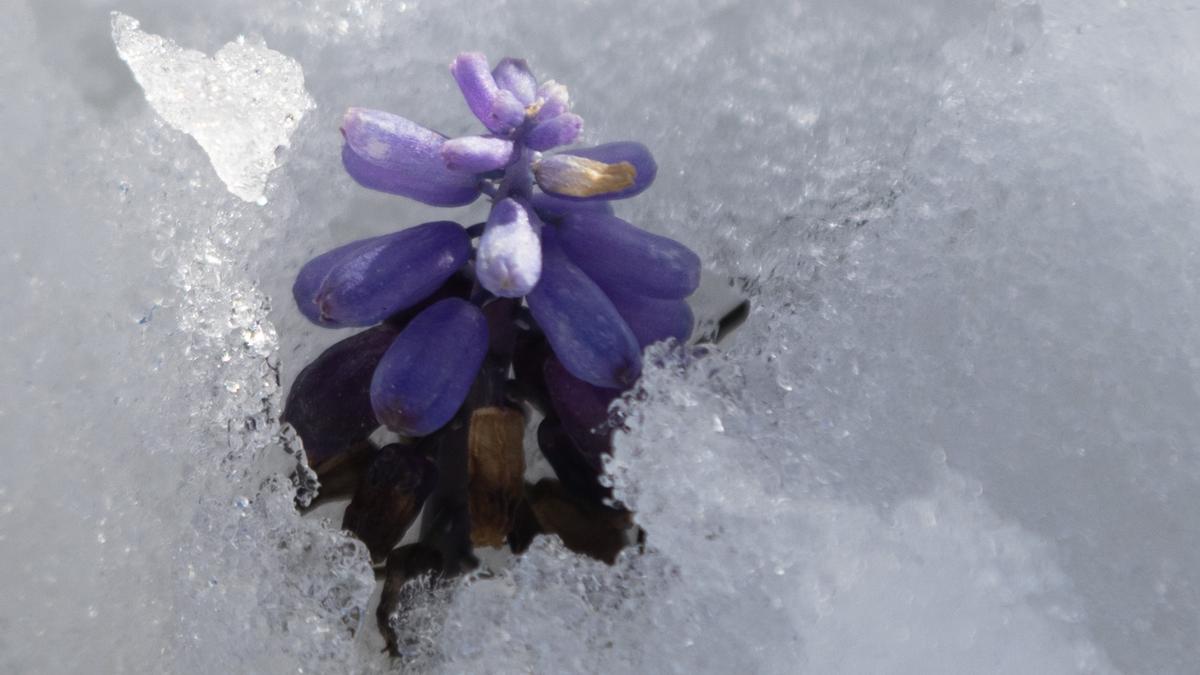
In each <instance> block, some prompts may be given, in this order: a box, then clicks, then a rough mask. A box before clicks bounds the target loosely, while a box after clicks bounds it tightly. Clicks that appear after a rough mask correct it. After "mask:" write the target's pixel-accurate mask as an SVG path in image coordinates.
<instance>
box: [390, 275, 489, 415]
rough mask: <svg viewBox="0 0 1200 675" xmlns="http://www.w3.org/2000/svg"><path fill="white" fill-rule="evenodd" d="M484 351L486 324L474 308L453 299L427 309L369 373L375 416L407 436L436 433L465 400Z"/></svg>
mask: <svg viewBox="0 0 1200 675" xmlns="http://www.w3.org/2000/svg"><path fill="white" fill-rule="evenodd" d="M487 349H488V330H487V322H486V320H485V319H484V316H483V313H482V312H480V311H479V308H478V307H476V306H475V305H472V304H471V303H469V302H467V301H465V300H459V299H457V298H450V299H447V300H442V301H440V302H437V303H435V304H433V305H431V306H430V307H429V308H428V309H426V310H425V311H423V312H421V313H420V314H418V315H417V317H416V318H415V319H413V320H412V321H411V322H409V324H408V326H407V327H406V328H405V329H404V330H403V331H401V333H400V335H399V336H397V337H396V339H395V341H394V342H392V346H391V347H390V348H389V349H388V350H387V352H386V353H385V354H384V355H383V359H382V360H381V361H380V362H379V366H378V368H376V369H375V375H374V377H373V379H372V380H371V404H372V406H373V407H374V409H375V416H376V417H377V418H378V419H379V421H380V422H381V423H383V424H385V425H387V426H388V427H389V428H391V429H393V430H395V431H398V432H400V433H403V434H407V435H409V436H424V435H425V434H428V433H431V432H433V431H436V430H437V429H438V428H439V427H441V426H442V425H443V424H445V423H446V422H448V421H450V418H452V417H453V416H454V413H455V412H456V411H457V410H458V407H459V405H461V404H462V402H463V399H465V398H466V396H467V392H468V391H469V390H470V388H471V382H472V381H473V380H474V379H475V375H476V373H477V372H478V371H479V366H480V365H481V364H482V363H483V357H484V355H485V354H486V353H487Z"/></svg>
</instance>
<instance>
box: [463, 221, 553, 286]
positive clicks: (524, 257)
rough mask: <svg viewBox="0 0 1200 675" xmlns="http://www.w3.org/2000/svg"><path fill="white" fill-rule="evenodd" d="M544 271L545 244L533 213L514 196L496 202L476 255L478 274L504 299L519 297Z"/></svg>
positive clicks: (477, 275) (483, 283)
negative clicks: (543, 250) (543, 253)
mask: <svg viewBox="0 0 1200 675" xmlns="http://www.w3.org/2000/svg"><path fill="white" fill-rule="evenodd" d="M541 274H542V243H541V239H540V238H539V237H538V233H537V226H536V224H535V223H534V222H533V219H532V218H531V215H530V213H529V212H528V211H526V210H525V207H524V206H521V205H520V204H519V203H517V201H516V200H513V199H502V200H500V201H499V202H496V205H495V206H493V207H492V211H491V213H490V214H489V215H488V220H487V225H486V226H485V227H484V230H483V236H482V237H481V238H480V240H479V251H478V252H477V253H476V255H475V275H476V277H477V278H478V279H479V283H480V284H482V285H483V287H484V288H486V289H487V290H489V291H491V292H492V293H494V294H495V295H498V296H500V297H502V298H519V297H522V296H524V295H526V294H527V293H529V291H531V290H533V287H534V286H535V285H537V282H538V278H539V277H540V276H541Z"/></svg>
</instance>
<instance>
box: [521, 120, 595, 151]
mask: <svg viewBox="0 0 1200 675" xmlns="http://www.w3.org/2000/svg"><path fill="white" fill-rule="evenodd" d="M582 130H583V118H582V117H580V116H579V115H576V114H575V113H563V114H562V115H559V116H558V117H555V118H553V119H549V120H546V121H545V122H541V123H539V124H538V125H537V126H535V127H533V128H532V129H530V130H529V133H528V134H526V135H525V145H527V146H529V147H530V148H532V149H533V150H549V149H550V148H554V147H557V146H560V145H567V144H570V143H574V142H575V139H576V138H578V137H579V132H580V131H582Z"/></svg>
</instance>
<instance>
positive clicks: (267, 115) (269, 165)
mask: <svg viewBox="0 0 1200 675" xmlns="http://www.w3.org/2000/svg"><path fill="white" fill-rule="evenodd" d="M139 25H140V24H139V23H138V21H137V20H136V19H134V18H132V17H130V16H127V15H125V14H121V13H119V12H114V13H113V15H112V37H113V42H114V43H115V44H116V46H117V53H118V54H119V55H120V56H121V58H122V59H123V60H124V61H125V63H127V64H128V65H129V69H130V70H132V71H133V76H134V78H135V79H136V80H137V82H138V84H139V85H141V87H142V89H143V90H144V91H145V93H146V101H147V102H148V103H149V104H150V106H151V107H152V108H154V111H155V112H157V113H158V114H159V115H161V116H162V118H163V119H164V120H166V122H167V124H170V125H171V126H172V127H174V128H176V129H178V130H180V131H182V132H183V133H185V134H188V135H189V136H191V137H192V138H195V139H196V142H197V143H199V144H200V147H201V148H203V149H204V152H205V153H207V154H208V158H209V161H211V162H212V166H213V169H214V170H215V171H216V172H217V176H218V177H219V178H220V179H221V181H222V182H224V183H225V187H226V188H228V189H229V191H230V192H232V193H233V194H234V195H237V196H238V197H241V198H242V199H244V200H245V201H248V202H256V203H258V204H265V203H266V196H265V192H266V187H267V175H268V174H270V173H271V171H272V170H273V169H275V167H276V166H278V162H277V160H276V158H275V151H276V150H277V149H278V148H280V147H287V146H288V145H289V139H290V138H291V135H292V132H294V131H295V130H296V127H297V126H298V125H299V124H300V119H301V118H302V117H303V116H304V114H305V113H306V112H308V111H309V110H312V108H313V107H314V104H313V100H312V98H311V97H309V95H308V92H307V91H305V89H304V72H303V70H301V68H300V64H299V63H296V62H295V61H294V60H292V59H290V58H288V57H287V56H284V55H283V54H280V53H279V52H277V51H274V50H272V49H268V48H267V46H266V45H265V44H264V43H262V42H261V40H259V41H255V40H248V39H246V38H245V37H240V36H239V37H238V38H237V39H236V40H234V41H233V42H230V43H228V44H226V45H225V46H224V47H222V48H221V49H220V50H218V51H217V53H216V55H215V56H213V57H209V56H208V55H206V54H204V53H202V52H198V51H195V50H191V49H184V48H182V47H179V46H178V45H176V44H175V43H173V42H171V41H170V40H167V39H166V38H163V37H160V36H158V35H153V34H151V33H147V32H145V31H142V30H141V29H140V28H139Z"/></svg>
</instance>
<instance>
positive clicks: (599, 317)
mask: <svg viewBox="0 0 1200 675" xmlns="http://www.w3.org/2000/svg"><path fill="white" fill-rule="evenodd" d="M555 239H556V238H555V237H553V236H552V231H551V230H546V231H545V232H543V234H542V242H543V249H542V279H541V281H540V282H538V285H537V287H535V288H534V289H533V292H532V293H530V294H529V296H528V297H527V298H526V299H527V301H528V302H529V309H530V311H531V312H532V313H533V318H534V319H535V320H536V321H537V323H538V326H540V327H541V329H542V332H544V333H545V334H546V339H547V340H549V342H550V346H551V347H552V348H553V349H554V353H555V354H556V355H557V356H558V358H559V359H560V360H561V361H562V362H563V365H564V366H566V368H567V370H569V371H570V372H571V373H572V374H573V375H575V376H576V377H578V378H579V379H581V380H583V381H585V382H589V383H591V384H594V385H596V386H598V387H608V388H614V389H621V388H624V387H627V386H629V385H631V384H633V382H634V381H635V380H636V379H637V377H638V375H639V374H641V369H642V358H641V348H640V347H638V343H637V339H636V338H635V337H634V336H633V333H632V332H631V331H630V330H629V326H627V325H625V320H624V319H622V318H621V315H620V314H618V313H617V309H616V308H615V307H614V306H613V304H612V301H610V300H609V299H608V296H606V295H605V294H604V291H602V290H600V287H599V286H597V285H596V283H595V282H593V281H592V280H591V279H589V278H588V276H587V275H586V274H584V273H583V271H582V270H580V269H579V268H578V267H577V266H575V264H574V263H572V262H571V260H569V259H568V258H567V256H566V254H565V253H563V251H562V249H561V248H560V247H559V245H558V243H557V242H556V241H555Z"/></svg>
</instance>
